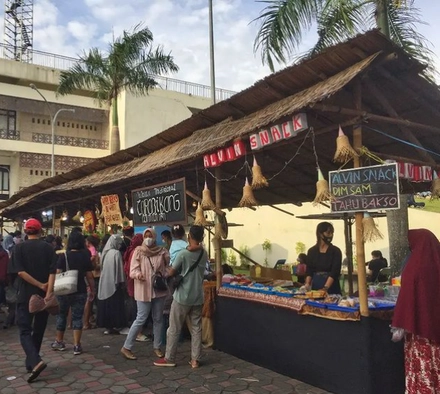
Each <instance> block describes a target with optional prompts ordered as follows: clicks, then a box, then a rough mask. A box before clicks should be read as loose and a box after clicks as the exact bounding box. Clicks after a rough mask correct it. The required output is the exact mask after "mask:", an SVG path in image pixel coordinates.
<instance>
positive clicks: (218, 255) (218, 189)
mask: <svg viewBox="0 0 440 394" xmlns="http://www.w3.org/2000/svg"><path fill="white" fill-rule="evenodd" d="M220 179H221V169H220V167H216V168H215V205H216V208H217V209H220V208H221V206H222V185H221V182H220ZM215 235H216V236H215V237H214V253H215V254H214V256H215V277H216V288H217V289H219V288H220V286H221V285H222V249H221V245H220V244H221V242H220V240H221V235H220V234H215Z"/></svg>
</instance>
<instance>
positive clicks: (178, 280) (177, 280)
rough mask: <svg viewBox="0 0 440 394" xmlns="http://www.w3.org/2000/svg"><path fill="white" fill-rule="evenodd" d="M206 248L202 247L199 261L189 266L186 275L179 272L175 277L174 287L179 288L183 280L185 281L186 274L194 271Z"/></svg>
mask: <svg viewBox="0 0 440 394" xmlns="http://www.w3.org/2000/svg"><path fill="white" fill-rule="evenodd" d="M204 251H205V250H204V249H202V250H201V251H200V255H199V257H198V258H197V261H196V262H195V263H194V264H193V265H192V266H191V267H190V268H189V270H188V271H187V272H186V274H185V275H180V274H178V275H176V276H175V277H174V283H173V287H174V289H177V288H178V287H179V286H180V285H181V284H182V282H183V278H185V276H186V275H188V274H189V273H190V272H192V271H194V269H195V268H196V267H197V266H198V265H199V263H200V260H201V259H202V256H203V252H204Z"/></svg>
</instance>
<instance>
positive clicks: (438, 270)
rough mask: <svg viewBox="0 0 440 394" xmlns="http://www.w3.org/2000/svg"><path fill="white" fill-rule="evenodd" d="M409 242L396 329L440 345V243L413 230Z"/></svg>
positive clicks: (394, 320)
mask: <svg viewBox="0 0 440 394" xmlns="http://www.w3.org/2000/svg"><path fill="white" fill-rule="evenodd" d="M408 241H409V247H410V249H411V255H410V256H409V258H408V261H407V263H406V266H405V268H404V270H403V272H402V287H401V289H400V293H399V297H398V299H397V304H396V309H395V311H394V318H393V324H392V325H393V326H394V327H399V328H404V329H405V330H406V331H408V332H411V333H413V334H416V335H419V336H421V337H423V338H427V339H429V340H431V341H436V342H437V343H439V344H440V308H439V301H440V242H439V241H438V239H437V237H436V236H435V235H434V234H433V233H432V232H431V231H429V230H425V229H419V230H409V232H408Z"/></svg>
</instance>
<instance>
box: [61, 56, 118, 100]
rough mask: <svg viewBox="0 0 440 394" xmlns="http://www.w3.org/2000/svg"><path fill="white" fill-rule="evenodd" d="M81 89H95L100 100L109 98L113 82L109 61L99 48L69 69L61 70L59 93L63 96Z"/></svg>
mask: <svg viewBox="0 0 440 394" xmlns="http://www.w3.org/2000/svg"><path fill="white" fill-rule="evenodd" d="M81 89H86V90H90V91H93V92H94V95H95V98H96V99H98V101H99V102H102V101H107V100H108V99H109V94H110V91H111V84H110V81H109V79H108V75H107V62H106V59H105V58H104V57H103V55H102V53H101V52H100V51H99V49H97V48H92V49H91V50H90V51H89V53H88V54H87V53H85V54H84V55H83V56H81V57H80V59H79V60H78V62H77V63H75V64H74V65H73V66H72V67H71V68H70V69H69V70H67V71H62V72H61V75H60V82H59V85H58V89H57V94H59V95H62V96H63V95H66V94H70V93H72V92H73V91H75V90H81Z"/></svg>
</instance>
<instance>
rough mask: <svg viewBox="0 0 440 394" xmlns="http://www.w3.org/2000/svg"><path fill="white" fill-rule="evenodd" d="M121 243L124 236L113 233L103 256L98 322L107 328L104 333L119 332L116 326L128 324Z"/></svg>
mask: <svg viewBox="0 0 440 394" xmlns="http://www.w3.org/2000/svg"><path fill="white" fill-rule="evenodd" d="M121 244H122V237H121V236H120V235H112V236H111V237H110V238H109V240H108V241H107V243H106V245H105V247H104V249H103V251H102V256H101V277H100V280H99V287H98V300H99V301H98V318H97V323H98V326H99V327H104V328H105V329H106V330H105V331H104V334H112V333H117V332H118V331H117V330H116V328H121V327H126V326H127V319H126V316H125V302H124V300H125V296H124V284H125V275H124V262H123V259H122V255H121V252H120V251H119V248H120V247H121Z"/></svg>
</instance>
